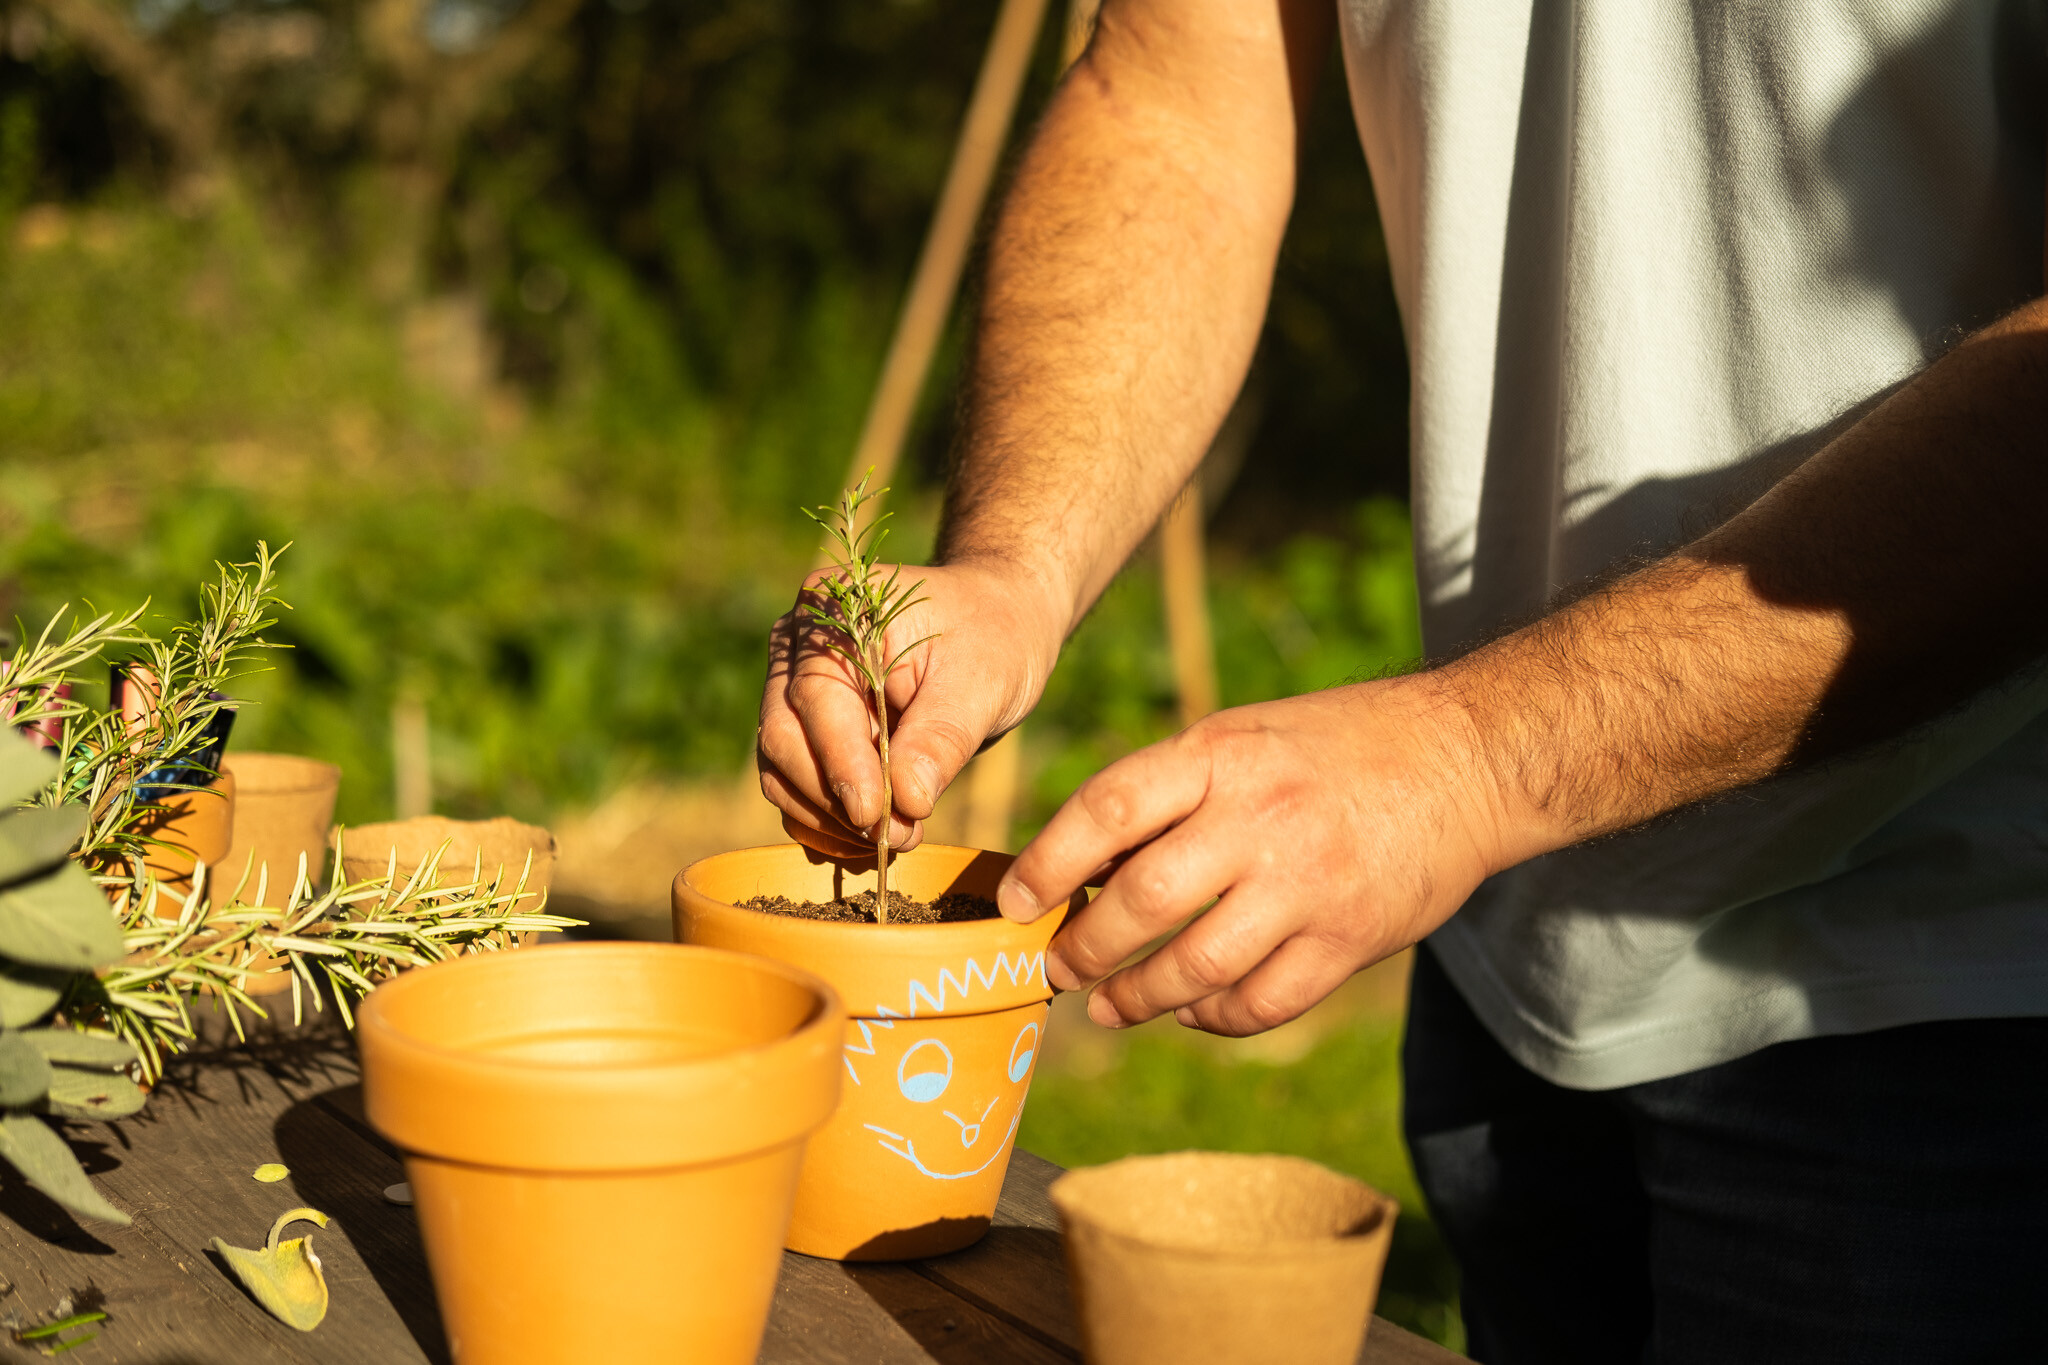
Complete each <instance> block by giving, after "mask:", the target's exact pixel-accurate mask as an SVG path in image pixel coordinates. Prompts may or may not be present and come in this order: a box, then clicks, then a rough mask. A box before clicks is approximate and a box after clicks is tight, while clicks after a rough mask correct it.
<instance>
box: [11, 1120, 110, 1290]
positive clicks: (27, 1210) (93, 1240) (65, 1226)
mask: <svg viewBox="0 0 2048 1365" xmlns="http://www.w3.org/2000/svg"><path fill="white" fill-rule="evenodd" d="M105 1146H106V1144H104V1143H98V1142H79V1141H76V1140H74V1141H73V1142H72V1143H71V1150H72V1151H73V1152H76V1153H77V1154H78V1158H79V1162H80V1164H81V1165H83V1166H84V1167H85V1168H86V1171H87V1173H88V1174H91V1173H93V1172H95V1171H104V1170H108V1169H110V1168H111V1167H112V1166H116V1165H119V1164H120V1163H119V1162H108V1161H101V1162H98V1163H95V1162H94V1160H93V1151H94V1149H96V1148H97V1149H100V1150H101V1151H104V1150H105ZM0 1218H4V1219H6V1220H8V1221H9V1222H11V1223H13V1224H14V1225H15V1226H16V1227H18V1228H20V1229H21V1230H22V1231H23V1232H26V1233H27V1234H28V1235H29V1236H31V1237H34V1238H35V1239H37V1240H38V1241H41V1242H47V1243H49V1244H50V1245H51V1246H56V1247H62V1248H64V1249H65V1250H66V1251H70V1252H75V1253H77V1254H78V1255H80V1256H111V1255H113V1254H114V1249H113V1248H112V1247H110V1246H108V1245H107V1244H106V1243H105V1242H102V1241H101V1240H100V1239H99V1238H97V1237H95V1236H94V1235H93V1234H92V1232H91V1231H90V1230H88V1229H87V1228H86V1226H85V1225H84V1224H83V1223H80V1222H79V1221H78V1220H77V1219H76V1218H73V1217H72V1216H71V1215H70V1214H69V1213H68V1212H66V1211H65V1210H64V1208H63V1207H62V1206H61V1205H59V1204H58V1203H57V1202H56V1201H55V1200H53V1199H51V1198H50V1197H49V1196H48V1195H45V1194H44V1193H43V1192H42V1191H41V1190H38V1189H36V1188H34V1187H33V1186H31V1185H30V1184H29V1183H28V1182H27V1181H26V1180H24V1179H22V1178H21V1177H20V1176H19V1175H17V1174H16V1173H15V1170H14V1168H13V1167H12V1166H9V1165H6V1164H5V1163H4V1162H0ZM0 1279H4V1277H0Z"/></svg>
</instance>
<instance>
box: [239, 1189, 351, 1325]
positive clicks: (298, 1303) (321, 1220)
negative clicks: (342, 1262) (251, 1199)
mask: <svg viewBox="0 0 2048 1365" xmlns="http://www.w3.org/2000/svg"><path fill="white" fill-rule="evenodd" d="M302 1219H303V1220H305V1221H307V1222H312V1223H318V1224H319V1225H320V1226H321V1227H323V1228H324V1227H326V1226H327V1223H328V1218H327V1215H326V1214H324V1213H322V1212H320V1210H318V1209H291V1210H289V1211H287V1212H285V1213H283V1214H280V1215H279V1216H278V1219H277V1221H276V1222H275V1223H272V1224H271V1225H270V1238H269V1240H268V1241H266V1242H265V1243H264V1244H263V1249H262V1250H261V1251H250V1250H248V1249H246V1248H244V1247H231V1246H229V1245H228V1244H227V1243H226V1242H223V1241H222V1240H221V1239H220V1238H218V1237H216V1238H214V1239H213V1249H214V1250H215V1251H217V1252H219V1253H220V1256H221V1259H222V1260H224V1261H226V1262H227V1264H228V1269H230V1270H232V1271H233V1272H234V1273H235V1278H236V1279H238V1280H240V1281H241V1282H242V1287H243V1288H244V1289H246V1290H248V1291H249V1293H250V1294H251V1295H252V1296H254V1298H255V1300H256V1302H258V1303H260V1304H262V1305H263V1306H264V1308H266V1309H268V1310H269V1312H270V1314H271V1315H272V1316H273V1317H275V1318H276V1319H277V1320H278V1321H279V1322H282V1323H284V1324H285V1325H286V1326H287V1327H296V1328H298V1329H299V1330H300V1331H301V1332H310V1331H312V1330H313V1329H314V1328H315V1327H318V1326H319V1325H320V1320H321V1319H322V1318H324V1317H326V1316H327V1277H326V1276H324V1275H322V1274H321V1273H320V1258H319V1257H318V1256H315V1255H314V1254H313V1238H312V1236H311V1234H308V1235H307V1236H304V1237H294V1238H292V1239H291V1240H290V1241H286V1242H280V1241H278V1235H279V1234H280V1233H282V1232H283V1231H284V1230H285V1227H286V1226H287V1225H288V1224H291V1223H296V1222H299V1221H300V1220H302Z"/></svg>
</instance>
